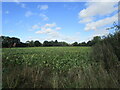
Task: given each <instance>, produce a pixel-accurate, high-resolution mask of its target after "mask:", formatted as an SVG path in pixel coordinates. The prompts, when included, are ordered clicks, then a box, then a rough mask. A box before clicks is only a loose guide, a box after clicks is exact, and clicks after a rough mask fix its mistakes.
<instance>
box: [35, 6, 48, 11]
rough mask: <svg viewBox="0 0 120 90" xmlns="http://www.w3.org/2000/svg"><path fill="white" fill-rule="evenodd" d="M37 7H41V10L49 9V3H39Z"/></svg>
mask: <svg viewBox="0 0 120 90" xmlns="http://www.w3.org/2000/svg"><path fill="white" fill-rule="evenodd" d="M37 8H39V9H40V10H47V9H48V5H38V6H37Z"/></svg>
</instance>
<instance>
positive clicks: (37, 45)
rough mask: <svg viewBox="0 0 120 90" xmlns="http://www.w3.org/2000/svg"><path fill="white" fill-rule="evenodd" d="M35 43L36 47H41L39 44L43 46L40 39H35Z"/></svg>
mask: <svg viewBox="0 0 120 90" xmlns="http://www.w3.org/2000/svg"><path fill="white" fill-rule="evenodd" d="M34 45H35V46H36V47H39V46H41V45H42V44H41V43H40V42H39V41H35V42H34Z"/></svg>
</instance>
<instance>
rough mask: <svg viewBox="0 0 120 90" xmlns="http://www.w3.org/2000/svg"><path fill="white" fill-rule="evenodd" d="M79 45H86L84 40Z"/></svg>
mask: <svg viewBox="0 0 120 90" xmlns="http://www.w3.org/2000/svg"><path fill="white" fill-rule="evenodd" d="M79 45H80V46H87V44H86V42H82V43H80V44H79Z"/></svg>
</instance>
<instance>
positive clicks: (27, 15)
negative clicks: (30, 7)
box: [25, 11, 34, 17]
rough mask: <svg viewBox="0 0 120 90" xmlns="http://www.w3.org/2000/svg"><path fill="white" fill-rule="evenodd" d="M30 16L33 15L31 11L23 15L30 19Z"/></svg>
mask: <svg viewBox="0 0 120 90" xmlns="http://www.w3.org/2000/svg"><path fill="white" fill-rule="evenodd" d="M32 15H34V14H33V13H32V12H31V11H27V12H26V13H25V16H26V17H30V16H32Z"/></svg>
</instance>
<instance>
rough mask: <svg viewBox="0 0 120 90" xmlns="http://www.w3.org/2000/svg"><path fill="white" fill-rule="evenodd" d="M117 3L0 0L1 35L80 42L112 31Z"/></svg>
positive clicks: (22, 38) (25, 38)
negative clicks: (0, 9) (12, 0)
mask: <svg viewBox="0 0 120 90" xmlns="http://www.w3.org/2000/svg"><path fill="white" fill-rule="evenodd" d="M116 4H117V3H116V2H112V3H105V2H104V3H103V2H102V3H98V2H96V3H94V2H92V3H90V2H6V3H5V2H3V3H2V35H5V36H11V37H18V38H20V39H21V41H22V42H25V41H27V40H39V41H40V42H43V41H44V40H48V41H50V40H56V39H57V40H58V41H66V42H68V43H73V42H75V41H77V42H83V41H88V40H90V39H92V38H93V37H94V36H98V35H99V36H103V35H107V34H108V33H112V32H113V31H112V30H111V31H107V30H105V29H106V28H107V27H109V26H111V25H112V23H113V22H114V21H116V22H117V18H118V17H117V7H116V6H115V5H116Z"/></svg>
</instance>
